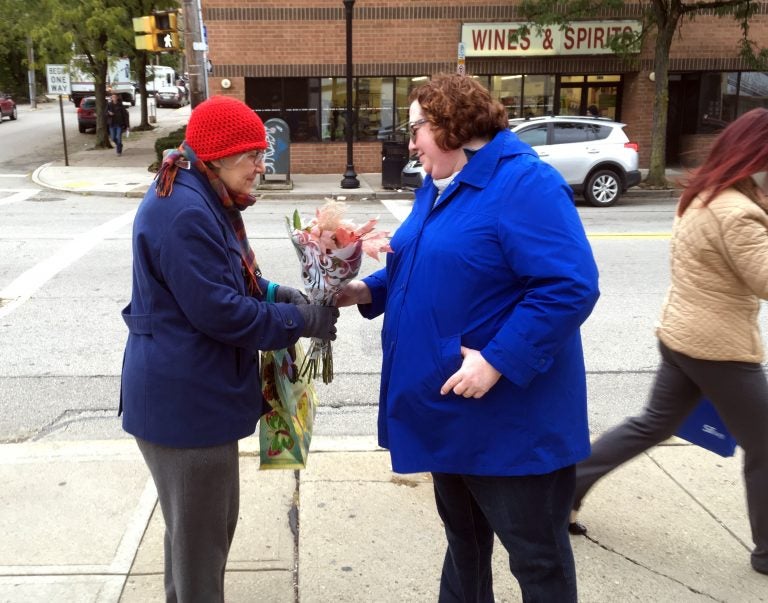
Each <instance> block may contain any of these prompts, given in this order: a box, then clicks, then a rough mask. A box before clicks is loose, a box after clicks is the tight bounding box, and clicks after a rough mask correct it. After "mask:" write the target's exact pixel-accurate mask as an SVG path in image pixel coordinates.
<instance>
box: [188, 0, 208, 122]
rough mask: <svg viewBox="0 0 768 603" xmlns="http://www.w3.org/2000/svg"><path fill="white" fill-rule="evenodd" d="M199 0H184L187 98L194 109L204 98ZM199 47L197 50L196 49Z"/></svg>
mask: <svg viewBox="0 0 768 603" xmlns="http://www.w3.org/2000/svg"><path fill="white" fill-rule="evenodd" d="M198 3H199V0H184V55H185V57H186V59H187V70H188V71H189V95H190V96H189V98H190V103H191V105H192V108H193V109H194V108H195V107H197V105H199V104H200V103H202V102H203V101H204V100H205V99H206V91H205V88H206V86H205V78H206V74H205V60H204V58H205V53H204V51H203V50H202V48H204V46H205V42H204V41H203V36H202V31H201V27H200V12H201V11H200V8H199V4H198ZM198 49H199V50H198Z"/></svg>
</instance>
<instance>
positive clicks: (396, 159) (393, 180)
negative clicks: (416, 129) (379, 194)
mask: <svg viewBox="0 0 768 603" xmlns="http://www.w3.org/2000/svg"><path fill="white" fill-rule="evenodd" d="M406 163H408V143H407V142H398V141H394V140H388V141H385V142H383V143H382V146H381V186H382V187H383V188H389V189H394V188H400V186H401V184H400V173H401V172H402V171H403V168H404V167H405V164H406Z"/></svg>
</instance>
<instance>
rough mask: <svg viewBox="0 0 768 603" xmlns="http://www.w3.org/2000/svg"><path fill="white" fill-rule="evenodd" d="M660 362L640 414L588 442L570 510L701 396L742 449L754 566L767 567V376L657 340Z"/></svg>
mask: <svg viewBox="0 0 768 603" xmlns="http://www.w3.org/2000/svg"><path fill="white" fill-rule="evenodd" d="M659 349H660V351H661V365H660V367H659V369H658V372H657V373H656V380H655V382H654V384H653V388H652V390H651V396H650V400H649V401H648V403H647V405H646V407H645V408H644V409H643V412H642V414H641V415H640V416H637V417H632V418H630V419H627V420H626V421H624V422H623V423H621V424H620V425H618V426H617V427H614V428H613V429H611V430H610V431H608V432H606V433H605V434H603V435H602V436H601V437H600V438H598V440H597V441H596V442H595V443H594V444H593V445H592V455H591V456H590V457H589V458H588V459H587V460H585V461H583V462H581V463H579V464H577V465H576V495H575V500H574V506H573V508H574V509H578V508H579V507H580V506H581V502H582V499H583V498H584V496H585V495H586V494H587V492H588V491H589V489H590V488H591V487H592V486H593V485H594V484H595V482H597V481H598V480H599V479H600V478H602V477H603V476H605V475H606V474H607V473H609V472H610V471H612V470H613V469H615V468H616V467H618V466H619V465H621V464H622V463H625V462H626V461H628V460H630V459H632V458H634V457H636V456H637V455H638V454H640V453H642V452H644V451H645V450H647V449H648V448H650V447H652V446H655V445H656V444H658V443H660V442H663V441H664V440H666V439H667V438H669V437H671V436H672V435H674V434H675V432H676V431H677V429H678V428H679V427H680V425H681V424H682V423H683V421H685V419H686V417H687V416H688V415H689V414H691V412H692V411H693V409H694V408H695V407H696V406H697V404H698V402H699V400H700V399H701V397H702V396H704V397H706V398H708V399H709V400H710V401H711V402H712V404H713V406H714V407H715V408H716V409H717V412H718V414H719V415H720V418H721V419H722V420H723V422H724V423H725V425H726V427H727V428H728V431H730V432H731V434H732V435H733V437H734V438H736V441H737V442H738V444H739V446H741V447H742V448H743V449H744V482H745V485H746V490H747V509H748V512H749V522H750V527H751V529H752V539H753V541H754V543H755V549H754V551H753V552H752V565H753V567H755V569H757V570H759V571H762V572H768V381H766V377H765V374H764V373H763V369H762V366H761V365H760V364H756V363H751V362H728V361H714V360H698V359H696V358H691V357H690V356H686V355H685V354H681V353H679V352H675V351H673V350H670V349H669V348H668V347H667V346H665V345H664V344H663V343H661V342H659Z"/></svg>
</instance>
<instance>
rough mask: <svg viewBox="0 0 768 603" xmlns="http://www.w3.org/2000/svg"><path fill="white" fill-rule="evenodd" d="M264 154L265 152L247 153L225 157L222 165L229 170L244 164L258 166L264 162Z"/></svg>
mask: <svg viewBox="0 0 768 603" xmlns="http://www.w3.org/2000/svg"><path fill="white" fill-rule="evenodd" d="M264 153H265V151H248V152H247V153H240V154H239V155H231V156H229V157H223V158H222V159H221V165H222V167H224V168H226V169H228V170H231V169H232V168H235V167H237V166H238V165H243V164H244V165H252V166H257V165H259V164H260V163H261V162H262V161H264Z"/></svg>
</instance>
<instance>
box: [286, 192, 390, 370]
mask: <svg viewBox="0 0 768 603" xmlns="http://www.w3.org/2000/svg"><path fill="white" fill-rule="evenodd" d="M346 209H347V204H346V203H341V202H338V201H333V200H327V202H326V203H325V205H323V206H322V207H320V208H318V209H317V210H316V212H315V217H314V218H313V219H312V220H310V221H309V222H308V223H306V224H303V223H302V221H301V216H300V215H299V212H298V210H296V211H294V213H293V220H289V219H287V218H286V221H287V223H288V232H289V234H290V237H291V241H292V242H293V246H294V248H295V249H296V254H297V255H298V256H299V261H300V262H301V277H302V280H303V282H304V287H305V289H306V291H307V295H308V296H309V299H310V303H313V304H320V305H323V306H333V305H335V299H336V294H337V293H338V292H339V291H340V290H341V288H342V287H343V286H344V285H346V284H347V283H348V282H349V281H351V280H352V279H354V278H355V277H356V276H357V274H358V272H359V271H360V265H361V264H362V261H363V253H366V254H368V255H370V256H371V257H373V258H374V259H378V254H379V253H381V252H388V251H390V247H389V239H388V233H386V232H374V227H375V225H376V222H377V219H375V218H374V219H372V220H369V221H368V222H366V224H364V225H363V226H357V225H356V224H353V223H352V222H349V221H347V220H344V219H343V216H344V212H345V211H346ZM300 374H301V376H302V377H305V376H306V377H307V378H308V379H315V378H317V376H318V375H319V374H322V376H323V383H330V382H331V381H332V380H333V352H332V349H331V342H330V341H327V340H323V339H317V338H313V339H311V340H310V345H309V349H308V350H307V355H306V357H305V360H304V365H303V366H302V367H301V369H300Z"/></svg>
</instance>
